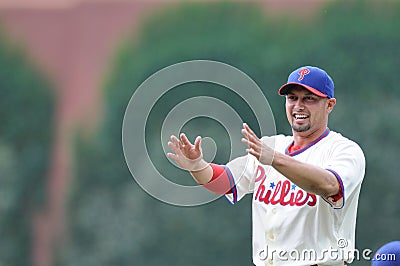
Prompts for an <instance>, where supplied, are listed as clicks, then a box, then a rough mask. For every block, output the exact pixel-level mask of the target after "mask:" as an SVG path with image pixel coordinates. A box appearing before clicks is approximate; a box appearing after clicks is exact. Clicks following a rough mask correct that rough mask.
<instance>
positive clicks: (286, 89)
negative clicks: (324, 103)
mask: <svg viewBox="0 0 400 266" xmlns="http://www.w3.org/2000/svg"><path fill="white" fill-rule="evenodd" d="M295 86H301V87H303V88H304V89H306V90H308V91H310V92H312V93H313V94H315V95H317V96H319V97H324V98H327V97H328V95H326V94H324V93H322V92H320V91H319V90H316V89H314V88H313V87H310V86H307V85H304V84H301V83H297V82H289V83H286V84H285V85H283V86H282V87H281V88H280V89H279V91H278V94H279V95H286V94H288V92H289V91H290V90H291V89H293V87H295Z"/></svg>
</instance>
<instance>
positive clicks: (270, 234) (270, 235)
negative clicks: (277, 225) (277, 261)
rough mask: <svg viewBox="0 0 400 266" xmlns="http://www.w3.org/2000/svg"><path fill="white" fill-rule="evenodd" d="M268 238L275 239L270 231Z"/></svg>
mask: <svg viewBox="0 0 400 266" xmlns="http://www.w3.org/2000/svg"><path fill="white" fill-rule="evenodd" d="M268 238H269V240H272V241H273V240H275V235H274V234H273V233H272V232H270V233H269V234H268Z"/></svg>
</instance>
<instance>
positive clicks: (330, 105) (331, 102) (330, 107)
mask: <svg viewBox="0 0 400 266" xmlns="http://www.w3.org/2000/svg"><path fill="white" fill-rule="evenodd" d="M335 105H336V99H335V98H330V99H328V106H327V107H326V110H327V111H328V114H329V113H330V112H332V110H333V107H334V106H335Z"/></svg>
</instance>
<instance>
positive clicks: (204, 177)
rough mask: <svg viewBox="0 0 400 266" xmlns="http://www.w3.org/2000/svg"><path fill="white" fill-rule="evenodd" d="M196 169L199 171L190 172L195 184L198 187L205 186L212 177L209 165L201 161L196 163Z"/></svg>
mask: <svg viewBox="0 0 400 266" xmlns="http://www.w3.org/2000/svg"><path fill="white" fill-rule="evenodd" d="M196 169H200V170H197V171H190V173H191V174H192V176H193V178H194V180H196V182H197V183H198V184H200V185H204V184H207V183H208V182H209V181H210V180H211V178H212V176H213V169H212V168H211V166H210V164H209V163H207V162H206V161H204V160H203V159H202V160H201V161H200V162H199V163H198V166H197V167H196Z"/></svg>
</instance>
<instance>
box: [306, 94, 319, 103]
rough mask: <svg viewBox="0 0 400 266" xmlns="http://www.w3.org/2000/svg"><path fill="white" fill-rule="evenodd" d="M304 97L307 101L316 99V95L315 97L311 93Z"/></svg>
mask: <svg viewBox="0 0 400 266" xmlns="http://www.w3.org/2000/svg"><path fill="white" fill-rule="evenodd" d="M303 99H304V100H305V101H307V102H312V101H315V100H316V99H315V97H313V96H311V95H309V96H305V97H304V98H303Z"/></svg>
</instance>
